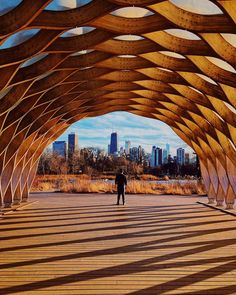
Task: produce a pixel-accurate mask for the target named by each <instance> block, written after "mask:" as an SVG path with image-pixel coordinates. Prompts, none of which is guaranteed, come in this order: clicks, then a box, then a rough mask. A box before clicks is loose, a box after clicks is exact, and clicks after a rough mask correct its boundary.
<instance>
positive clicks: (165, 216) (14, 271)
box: [0, 195, 236, 295]
mask: <svg viewBox="0 0 236 295" xmlns="http://www.w3.org/2000/svg"><path fill="white" fill-rule="evenodd" d="M58 198H60V199H58ZM65 198H66V196H65V195H64V196H63V195H61V196H59V197H57V198H56V197H50V200H48V199H47V198H39V199H40V202H39V203H38V204H37V207H36V208H28V209H26V210H24V211H22V212H17V213H16V214H15V215H11V216H8V217H7V218H5V219H4V220H3V221H2V222H1V224H0V230H1V233H2V237H1V241H2V242H1V249H0V253H1V257H2V258H1V265H0V269H1V274H4V278H8V277H7V274H8V273H9V274H11V279H12V282H11V279H9V278H8V279H7V280H6V281H5V280H4V279H3V280H2V282H1V283H0V294H15V293H20V292H25V293H24V294H36V293H35V292H36V291H37V292H39V293H37V294H41V293H40V292H41V291H42V292H43V290H44V291H46V290H48V291H51V292H52V293H51V294H70V293H69V291H72V290H75V289H76V290H77V291H76V292H75V293H73V294H139V295H142V294H144V295H146V294H177V293H178V294H189V295H191V294H192V295H193V294H199V295H204V294H214V295H217V294H221V295H222V294H235V293H236V285H235V284H234V278H235V268H236V251H235V250H236V247H235V243H236V233H235V229H236V223H235V220H236V219H235V218H234V217H232V216H226V215H224V214H222V213H220V212H218V211H213V210H211V209H209V208H205V207H202V206H201V205H199V204H196V203H195V202H194V201H195V200H192V199H189V200H187V204H185V203H184V202H183V201H185V200H184V199H183V198H182V199H181V197H179V198H175V199H174V198H173V197H172V199H171V201H167V200H166V198H167V197H166V196H165V197H161V196H159V197H155V196H148V197H146V199H143V200H142V201H143V204H142V205H139V200H140V198H139V200H137V198H135V197H131V198H130V200H129V203H130V204H129V206H128V207H116V206H114V205H107V201H108V199H107V196H99V200H98V199H97V198H96V197H94V198H92V197H89V198H87V199H86V196H74V197H70V198H69V200H70V202H71V203H72V202H73V203H74V204H75V205H73V206H65V202H66V200H65ZM78 200H79V202H80V204H79V205H76V204H77V203H78ZM109 200H110V199H109ZM58 201H60V202H59V203H60V204H61V205H59V206H58ZM102 203H103V204H104V205H102ZM144 204H146V205H144ZM157 204H158V205H157ZM25 241H26V242H25ZM68 266H70V267H68ZM32 270H33V271H34V270H35V271H37V275H36V274H35V275H34V274H33V273H31V274H29V273H30V271H32ZM24 274H25V275H27V274H28V277H27V279H26V278H25V277H24V276H23V275H24ZM41 278H43V279H41ZM16 280H17V281H18V283H17V284H15V281H16ZM105 285H106V287H105ZM66 290H67V291H66ZM68 290H69V291H68ZM85 290H86V292H85ZM63 291H64V293H63ZM32 292H34V293H32ZM53 292H54V293H53ZM60 292H62V293H60ZM67 292H68V293H67ZM83 292H84V293H83ZM42 294H43V293H42Z"/></svg>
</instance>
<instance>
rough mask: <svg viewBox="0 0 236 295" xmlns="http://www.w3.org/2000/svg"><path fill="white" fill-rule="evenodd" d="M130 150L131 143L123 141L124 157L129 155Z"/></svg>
mask: <svg viewBox="0 0 236 295" xmlns="http://www.w3.org/2000/svg"><path fill="white" fill-rule="evenodd" d="M130 148H131V142H130V140H126V141H125V153H126V155H129V153H130Z"/></svg>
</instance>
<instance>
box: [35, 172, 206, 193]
mask: <svg viewBox="0 0 236 295" xmlns="http://www.w3.org/2000/svg"><path fill="white" fill-rule="evenodd" d="M31 191H59V192H63V193H115V192H116V186H115V185H114V183H111V182H106V181H102V180H96V181H94V180H93V181H92V180H90V179H89V177H88V176H87V175H80V176H79V177H74V175H73V177H72V176H69V175H64V176H55V175H53V176H51V175H49V176H48V177H47V176H44V177H42V176H37V177H36V179H35V181H34V184H33V187H32V190H31ZM126 193H128V194H164V195H165V194H166V195H192V194H199V195H204V194H205V193H206V192H205V188H204V185H203V184H202V183H201V182H193V181H189V182H184V183H181V182H178V181H176V182H174V183H169V182H166V183H155V182H148V181H143V180H131V181H129V182H128V186H127V187H126Z"/></svg>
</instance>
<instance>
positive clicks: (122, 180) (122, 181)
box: [115, 173, 127, 187]
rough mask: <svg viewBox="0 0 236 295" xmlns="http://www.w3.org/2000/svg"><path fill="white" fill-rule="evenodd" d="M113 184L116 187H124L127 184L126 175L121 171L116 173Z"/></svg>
mask: <svg viewBox="0 0 236 295" xmlns="http://www.w3.org/2000/svg"><path fill="white" fill-rule="evenodd" d="M115 184H116V185H117V186H118V187H124V186H125V185H127V179H126V176H125V175H124V174H123V173H118V174H116V179H115Z"/></svg>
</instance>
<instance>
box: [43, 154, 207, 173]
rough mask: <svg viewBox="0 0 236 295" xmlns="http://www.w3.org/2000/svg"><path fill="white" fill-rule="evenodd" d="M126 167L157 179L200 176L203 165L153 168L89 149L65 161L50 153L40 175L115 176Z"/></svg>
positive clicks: (173, 162) (127, 171) (44, 156)
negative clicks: (158, 177) (120, 169)
mask: <svg viewBox="0 0 236 295" xmlns="http://www.w3.org/2000/svg"><path fill="white" fill-rule="evenodd" d="M119 168H122V169H123V170H124V171H125V172H126V173H127V174H129V175H133V176H138V175H140V174H153V175H156V176H160V177H162V176H165V175H168V176H171V177H177V176H181V177H184V176H186V175H190V176H196V177H200V176H201V174H200V167H199V162H198V161H197V162H196V163H190V164H187V165H178V164H177V163H176V161H173V160H172V161H169V162H168V163H166V164H163V165H162V166H159V167H155V168H150V167H149V165H148V164H147V162H143V163H141V164H140V163H137V162H135V161H131V160H130V159H129V158H126V157H125V156H123V157H112V156H108V155H104V154H103V153H102V152H97V153H96V154H95V153H94V152H93V151H92V150H89V149H82V150H80V151H78V152H75V153H74V154H73V155H72V156H71V157H68V158H64V157H62V156H60V155H58V154H55V153H54V154H52V153H51V152H50V151H46V152H44V153H43V155H42V156H41V158H40V161H39V165H38V174H39V175H49V174H56V175H60V174H75V175H76V174H87V175H89V176H97V175H101V174H109V175H111V174H114V173H116V172H117V170H118V169H119Z"/></svg>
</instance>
